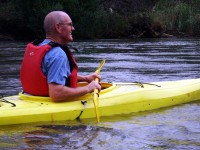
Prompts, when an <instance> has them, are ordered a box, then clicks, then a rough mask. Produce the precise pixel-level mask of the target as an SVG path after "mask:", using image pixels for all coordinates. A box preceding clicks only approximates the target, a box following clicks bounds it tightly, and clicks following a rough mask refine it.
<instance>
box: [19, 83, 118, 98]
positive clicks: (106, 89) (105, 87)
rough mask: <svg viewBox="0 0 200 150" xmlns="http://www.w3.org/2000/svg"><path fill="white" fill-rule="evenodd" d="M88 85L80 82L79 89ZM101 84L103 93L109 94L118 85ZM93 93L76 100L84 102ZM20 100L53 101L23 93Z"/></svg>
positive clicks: (20, 94)
mask: <svg viewBox="0 0 200 150" xmlns="http://www.w3.org/2000/svg"><path fill="white" fill-rule="evenodd" d="M87 84H88V83H87V82H79V83H78V87H82V86H86V85H87ZM100 84H101V88H102V89H101V93H107V92H109V91H111V90H112V89H113V88H114V87H115V86H116V85H115V84H112V83H108V82H102V83H100ZM92 94H93V93H90V94H86V95H84V96H81V97H78V98H76V99H75V100H77V101H78V100H83V99H91V95H92ZM19 98H20V99H22V100H30V101H52V99H51V98H50V97H44V96H33V95H29V94H24V93H22V92H20V93H19ZM69 101H74V99H73V100H69Z"/></svg>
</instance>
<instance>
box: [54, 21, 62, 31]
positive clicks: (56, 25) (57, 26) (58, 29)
mask: <svg viewBox="0 0 200 150" xmlns="http://www.w3.org/2000/svg"><path fill="white" fill-rule="evenodd" d="M55 30H56V31H57V32H58V33H61V25H60V24H59V23H56V24H55Z"/></svg>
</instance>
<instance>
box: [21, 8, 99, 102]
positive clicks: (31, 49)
mask: <svg viewBox="0 0 200 150" xmlns="http://www.w3.org/2000/svg"><path fill="white" fill-rule="evenodd" d="M44 30H45V32H46V39H45V40H44V41H40V42H38V41H37V42H33V43H29V44H28V45H27V47H26V51H25V54H24V59H23V62H22V67H21V72H20V79H21V83H22V88H23V90H24V92H25V93H28V94H31V95H36V96H50V97H51V99H52V100H53V101H54V102H61V101H68V100H69V99H71V98H76V97H79V96H82V95H85V94H87V93H91V92H92V91H93V90H94V88H97V89H98V90H100V89H101V86H100V85H99V84H98V83H97V82H95V81H94V79H95V78H99V79H100V78H101V77H100V75H98V74H97V73H92V74H90V75H87V76H82V75H77V69H78V67H77V64H76V61H75V59H74V57H73V55H72V53H71V52H70V50H69V49H68V48H67V47H66V46H63V45H64V44H65V45H66V44H67V43H69V42H72V41H73V37H72V31H73V30H75V28H74V27H73V24H72V20H71V18H70V17H69V15H68V14H66V13H65V12H63V11H53V12H50V13H49V14H47V16H46V17H45V19H44ZM77 82H89V83H88V85H86V86H83V87H77Z"/></svg>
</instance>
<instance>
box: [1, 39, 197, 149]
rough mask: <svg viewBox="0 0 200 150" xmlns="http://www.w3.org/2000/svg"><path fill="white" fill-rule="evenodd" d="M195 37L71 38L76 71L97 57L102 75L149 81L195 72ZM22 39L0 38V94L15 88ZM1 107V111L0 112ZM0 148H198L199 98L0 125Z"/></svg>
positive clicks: (84, 70) (91, 65)
mask: <svg viewBox="0 0 200 150" xmlns="http://www.w3.org/2000/svg"><path fill="white" fill-rule="evenodd" d="M199 42H200V40H199V39H142V40H98V41H82V42H74V43H72V45H73V46H75V47H76V48H78V49H79V53H74V54H75V57H76V59H77V62H78V64H79V72H82V74H88V73H90V72H93V71H95V70H96V68H97V67H98V65H99V63H100V61H101V60H102V59H106V64H105V65H104V66H103V68H102V70H101V75H102V80H103V81H109V82H113V81H115V82H116V81H119V82H133V81H141V82H150V81H167V80H180V79H190V78H199V77H200V64H199V63H200V48H199V46H200V45H199ZM25 44H26V43H21V42H20V43H15V42H13V43H12V42H0V94H1V96H8V95H15V94H17V93H18V92H19V91H21V84H20V81H19V70H20V65H21V61H22V58H23V53H24V47H25ZM1 113H3V112H1ZM0 149H24V150H25V149H26V150H27V149H28V150H30V149H55V150H58V149H95V150H96V149H103V150H105V149H106V150H127V149H130V150H132V149H145V150H151V149H156V150H158V149H159V150H160V149H171V150H172V149H173V150H174V149H181V150H186V149H188V150H189V149H193V150H198V149H200V102H199V101H197V102H193V103H189V104H183V105H179V106H174V107H170V108H164V109H159V110H154V111H148V112H142V113H133V114H129V115H123V114H122V115H118V116H112V117H101V123H99V124H97V123H96V120H95V118H94V119H86V120H81V122H79V121H76V120H75V121H63V122H54V123H49V122H45V123H34V124H25V125H12V126H1V128H0Z"/></svg>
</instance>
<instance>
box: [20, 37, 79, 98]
mask: <svg viewBox="0 0 200 150" xmlns="http://www.w3.org/2000/svg"><path fill="white" fill-rule="evenodd" d="M38 44H39V42H38V41H37V42H33V43H29V44H28V45H27V47H26V50H25V54H24V59H23V61H22V66H21V71H20V80H21V84H22V88H23V90H24V92H27V93H29V94H31V95H37V96H49V88H48V83H47V77H46V76H45V75H44V73H43V72H42V67H41V66H42V61H43V58H44V56H45V54H46V53H47V52H48V51H49V50H51V49H52V47H56V46H60V47H61V48H62V49H63V50H64V51H65V53H66V55H67V57H68V60H69V64H70V71H71V74H70V76H69V77H68V78H67V80H66V83H67V85H66V86H70V87H73V88H75V87H77V81H78V80H77V72H78V66H77V63H76V60H75V59H74V57H73V54H72V53H71V51H70V50H69V48H68V47H66V46H65V47H64V46H62V45H59V44H57V43H53V42H50V43H48V44H46V45H42V46H38Z"/></svg>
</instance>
